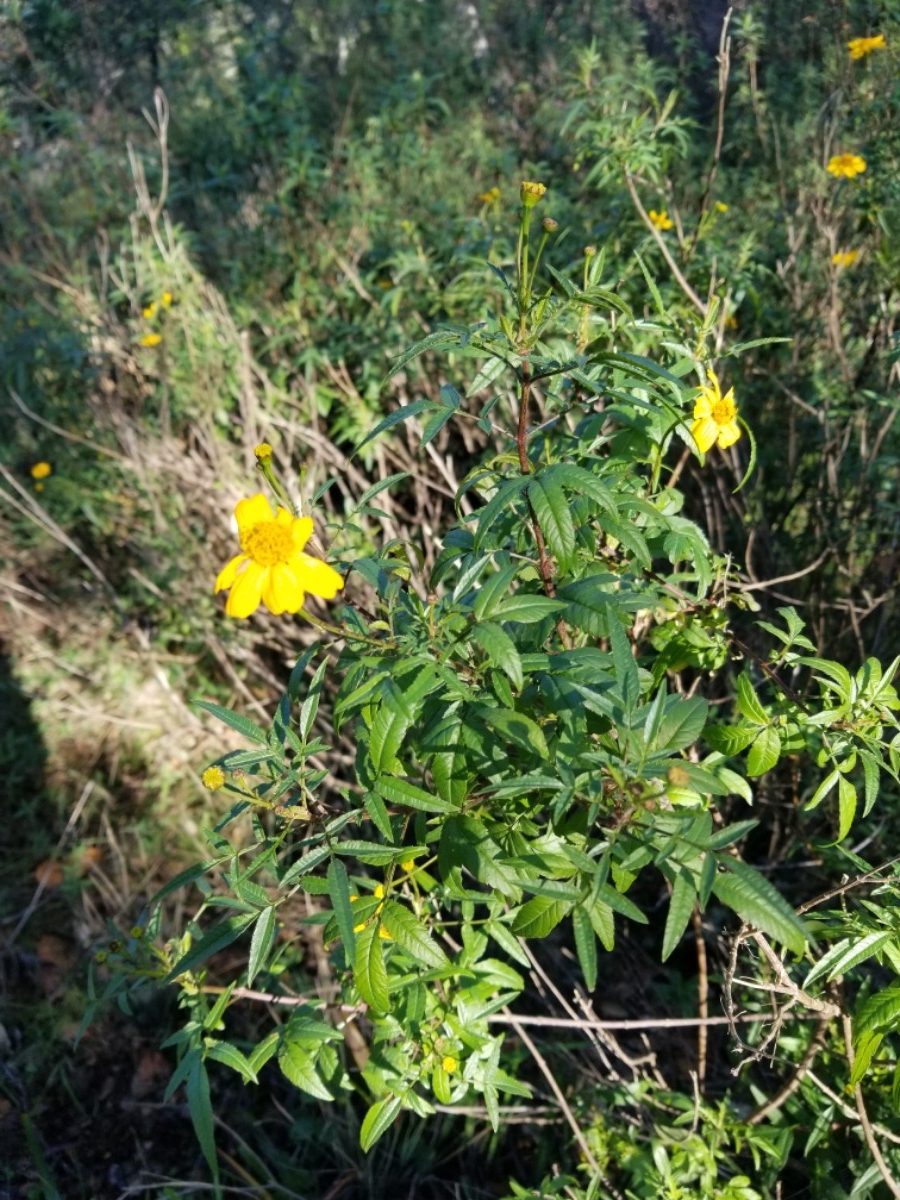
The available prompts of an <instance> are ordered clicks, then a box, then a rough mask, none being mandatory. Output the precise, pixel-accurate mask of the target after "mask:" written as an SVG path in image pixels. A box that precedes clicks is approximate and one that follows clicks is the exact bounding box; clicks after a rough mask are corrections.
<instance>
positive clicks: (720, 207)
mask: <svg viewBox="0 0 900 1200" xmlns="http://www.w3.org/2000/svg"><path fill="white" fill-rule="evenodd" d="M716 212H720V213H726V212H728V205H727V204H723V203H722V201H721V200H717V201H716Z"/></svg>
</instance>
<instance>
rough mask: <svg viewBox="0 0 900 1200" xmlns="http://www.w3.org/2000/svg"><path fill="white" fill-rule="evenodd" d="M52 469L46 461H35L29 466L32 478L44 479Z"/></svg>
mask: <svg viewBox="0 0 900 1200" xmlns="http://www.w3.org/2000/svg"><path fill="white" fill-rule="evenodd" d="M52 471H53V468H52V467H51V466H50V464H49V463H48V462H36V463H35V464H34V466H33V467H32V468H31V478H32V479H46V478H47V476H48V475H50V474H51V473H52Z"/></svg>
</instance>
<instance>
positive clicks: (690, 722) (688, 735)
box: [654, 696, 709, 752]
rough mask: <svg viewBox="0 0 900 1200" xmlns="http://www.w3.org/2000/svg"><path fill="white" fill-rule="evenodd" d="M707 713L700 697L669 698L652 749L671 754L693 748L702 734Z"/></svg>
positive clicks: (706, 708) (703, 701)
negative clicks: (666, 751)
mask: <svg viewBox="0 0 900 1200" xmlns="http://www.w3.org/2000/svg"><path fill="white" fill-rule="evenodd" d="M672 701H674V703H672ZM708 712H709V705H708V703H707V702H706V701H705V700H704V699H703V698H702V697H701V696H673V697H671V698H670V702H669V703H668V704H667V705H666V708H665V713H664V715H663V719H662V721H661V722H660V727H659V734H658V736H657V738H656V743H655V745H654V749H655V750H668V751H670V752H672V751H675V750H686V749H687V747H688V746H693V745H694V743H695V742H696V741H697V739H698V738H699V737H700V735H701V733H702V732H703V728H704V725H705V724H706V717H707V713H708Z"/></svg>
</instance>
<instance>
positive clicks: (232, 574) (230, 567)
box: [216, 554, 250, 592]
mask: <svg viewBox="0 0 900 1200" xmlns="http://www.w3.org/2000/svg"><path fill="white" fill-rule="evenodd" d="M249 561H250V555H249V554H237V555H235V557H234V558H233V559H232V560H231V562H228V563H226V564H225V566H224V567H223V568H222V570H221V571H220V572H219V574H218V575H217V576H216V591H217V592H224V591H225V589H226V588H230V587H231V585H232V584H233V583H234V581H235V579H237V575H238V571H239V570H240V569H241V567H242V566H243V565H244V563H245V562H249Z"/></svg>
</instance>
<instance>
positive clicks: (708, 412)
mask: <svg viewBox="0 0 900 1200" xmlns="http://www.w3.org/2000/svg"><path fill="white" fill-rule="evenodd" d="M707 375H708V376H709V385H708V386H707V387H702V388H701V389H700V395H699V396H698V397H697V400H696V402H695V404H694V423H693V425H692V426H691V433H692V435H693V438H694V441H695V442H696V443H697V445H698V447H699V448H700V451H701V453H702V454H705V453H706V452H707V450H710V449H711V448H712V447H713V446H714V445H715V444H716V443H718V446H719V449H720V450H727V449H728V447H729V446H733V445H734V443H735V442H736V441H737V440H738V438H739V437H740V436H741V427H740V425H738V422H737V405H736V404H735V402H734V388H729V389H728V391H727V392H726V393H725V395H724V396H723V395H722V388H721V386H720V384H719V379H718V376H717V375H716V373H715V371H707Z"/></svg>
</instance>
